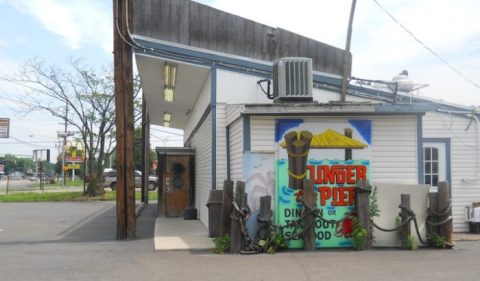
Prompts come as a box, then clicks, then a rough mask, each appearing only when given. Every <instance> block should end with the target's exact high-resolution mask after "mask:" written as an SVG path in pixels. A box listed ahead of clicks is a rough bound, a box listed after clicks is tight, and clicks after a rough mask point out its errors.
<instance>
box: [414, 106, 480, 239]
mask: <svg viewBox="0 0 480 281" xmlns="http://www.w3.org/2000/svg"><path fill="white" fill-rule="evenodd" d="M469 122H470V119H469V118H461V117H456V116H452V115H448V114H444V113H436V112H429V113H427V114H426V115H425V117H424V118H423V137H424V138H448V139H450V146H451V177H452V178H451V188H452V207H453V209H452V214H453V230H454V231H455V232H466V231H468V224H467V223H466V222H465V219H464V210H465V207H466V206H470V205H471V204H472V202H480V181H478V180H475V181H462V179H465V178H473V177H475V176H476V175H477V173H478V171H479V169H480V167H479V164H480V163H479V160H480V159H478V149H479V148H478V145H479V140H478V139H477V130H478V128H477V126H476V124H475V122H473V123H472V124H471V125H470V127H469V129H468V130H467V131H466V130H465V129H466V128H467V126H468V124H469Z"/></svg>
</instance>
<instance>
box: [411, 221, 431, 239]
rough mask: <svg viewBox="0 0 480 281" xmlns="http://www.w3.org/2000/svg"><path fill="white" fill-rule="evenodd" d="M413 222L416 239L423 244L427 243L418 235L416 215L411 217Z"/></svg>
mask: <svg viewBox="0 0 480 281" xmlns="http://www.w3.org/2000/svg"><path fill="white" fill-rule="evenodd" d="M413 223H414V225H415V232H416V233H417V237H418V240H420V243H422V244H423V245H427V244H428V243H427V242H425V241H423V239H422V236H421V235H420V230H419V229H418V223H417V217H416V216H414V217H413Z"/></svg>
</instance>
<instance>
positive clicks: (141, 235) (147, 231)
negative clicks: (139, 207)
mask: <svg viewBox="0 0 480 281" xmlns="http://www.w3.org/2000/svg"><path fill="white" fill-rule="evenodd" d="M156 214H157V206H156V205H155V204H150V205H147V206H145V208H144V209H143V212H142V214H141V215H140V217H138V218H137V239H136V240H143V239H153V234H154V229H155V219H156ZM116 221H117V219H116V209H115V205H111V206H106V207H105V208H104V209H102V210H101V212H100V213H97V214H95V215H94V216H92V217H91V218H86V219H85V222H83V221H80V222H78V224H79V226H76V227H74V228H72V229H69V230H66V231H64V233H63V235H64V237H63V238H62V239H61V241H62V242H112V241H117V240H116Z"/></svg>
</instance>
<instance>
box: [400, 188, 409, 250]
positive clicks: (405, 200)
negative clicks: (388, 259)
mask: <svg viewBox="0 0 480 281" xmlns="http://www.w3.org/2000/svg"><path fill="white" fill-rule="evenodd" d="M400 204H401V205H402V206H404V207H406V208H410V194H401V195H400ZM400 217H401V218H402V223H404V222H405V221H406V220H407V219H408V217H409V214H408V212H407V211H405V210H404V209H402V210H401V212H400ZM401 230H402V239H401V240H402V241H401V243H402V248H404V249H406V248H407V238H408V237H409V236H411V235H412V229H411V224H410V223H407V224H405V225H404V226H402V227H401Z"/></svg>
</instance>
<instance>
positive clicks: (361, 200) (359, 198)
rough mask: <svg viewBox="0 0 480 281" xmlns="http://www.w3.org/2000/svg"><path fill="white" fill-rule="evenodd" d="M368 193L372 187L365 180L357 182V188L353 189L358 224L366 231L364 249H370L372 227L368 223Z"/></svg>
mask: <svg viewBox="0 0 480 281" xmlns="http://www.w3.org/2000/svg"><path fill="white" fill-rule="evenodd" d="M370 192H372V187H371V186H370V184H369V183H368V181H366V180H359V181H358V183H357V188H355V197H356V198H355V204H356V205H357V212H358V221H359V224H360V225H361V226H362V227H364V228H365V229H366V230H367V237H365V249H370V248H371V247H372V240H373V239H372V231H373V228H372V225H371V222H370V213H369V210H368V209H369V205H370Z"/></svg>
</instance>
